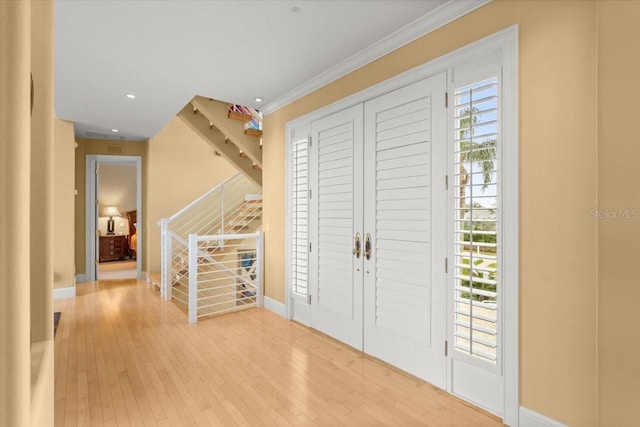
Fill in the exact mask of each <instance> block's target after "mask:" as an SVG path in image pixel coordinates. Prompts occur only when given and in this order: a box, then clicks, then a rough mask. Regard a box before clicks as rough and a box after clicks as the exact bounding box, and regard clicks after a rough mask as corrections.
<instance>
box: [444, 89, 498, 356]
mask: <svg viewBox="0 0 640 427" xmlns="http://www.w3.org/2000/svg"><path fill="white" fill-rule="evenodd" d="M498 95H499V88H498V79H497V78H490V79H485V80H482V81H480V82H477V83H473V84H471V85H467V86H465V87H460V88H457V89H456V90H455V101H454V108H455V111H454V120H455V121H454V126H455V129H454V131H455V137H454V144H455V147H454V150H455V166H454V167H455V174H456V179H455V184H454V191H455V197H454V200H455V205H454V215H455V219H454V223H455V230H454V233H455V236H454V247H455V264H454V267H455V279H454V298H455V300H454V312H455V315H454V346H455V349H456V351H458V352H461V353H463V354H467V355H470V356H473V357H474V359H475V360H481V361H484V362H487V363H489V364H491V365H496V364H497V363H498V356H499V351H498V342H499V341H498V330H499V328H498V318H499V313H498V307H499V304H498V302H499V301H498V295H499V289H498V286H499V280H498V279H499V278H498V256H497V254H498V249H499V248H498V242H499V240H498V237H499V236H498V227H497V226H498V215H499V212H498V209H499V204H498V194H499V188H498V180H497V176H498V173H497V172H498V158H497V151H498V150H497V145H498V142H499V141H498V127H499V121H498V118H499V111H498V108H499V99H498Z"/></svg>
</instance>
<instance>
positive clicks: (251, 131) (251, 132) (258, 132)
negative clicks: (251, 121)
mask: <svg viewBox="0 0 640 427" xmlns="http://www.w3.org/2000/svg"><path fill="white" fill-rule="evenodd" d="M244 134H245V135H247V136H255V137H256V138H262V131H261V130H258V129H245V130H244Z"/></svg>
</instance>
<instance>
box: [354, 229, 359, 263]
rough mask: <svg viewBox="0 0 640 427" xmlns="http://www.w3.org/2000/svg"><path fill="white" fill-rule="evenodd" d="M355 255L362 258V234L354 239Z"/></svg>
mask: <svg viewBox="0 0 640 427" xmlns="http://www.w3.org/2000/svg"><path fill="white" fill-rule="evenodd" d="M353 254H354V255H355V256H356V258H358V259H359V258H360V232H357V233H356V235H355V236H354V237H353Z"/></svg>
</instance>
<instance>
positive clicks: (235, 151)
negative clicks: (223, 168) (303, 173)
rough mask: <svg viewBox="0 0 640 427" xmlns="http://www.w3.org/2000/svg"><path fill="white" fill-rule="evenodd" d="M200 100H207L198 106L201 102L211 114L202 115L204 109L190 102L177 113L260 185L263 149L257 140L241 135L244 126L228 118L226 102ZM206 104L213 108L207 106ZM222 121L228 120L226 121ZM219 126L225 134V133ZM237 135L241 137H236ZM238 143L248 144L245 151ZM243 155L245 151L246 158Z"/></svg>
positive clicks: (251, 179)
mask: <svg viewBox="0 0 640 427" xmlns="http://www.w3.org/2000/svg"><path fill="white" fill-rule="evenodd" d="M196 98H198V97H196ZM202 99H203V100H205V101H207V102H206V103H202V102H200V103H199V105H204V106H205V110H206V112H207V113H208V114H211V116H206V115H205V114H203V110H200V109H199V108H198V107H196V105H195V104H193V103H189V104H187V105H186V106H185V107H184V108H183V109H182V110H181V111H180V112H179V113H178V117H180V118H181V119H182V120H183V121H184V122H185V123H186V124H187V125H189V127H190V128H191V129H192V130H193V131H194V132H196V133H197V134H198V135H199V136H200V137H201V138H202V139H204V140H205V141H206V142H207V143H208V144H209V145H211V146H212V147H213V148H214V150H215V151H216V152H217V153H219V154H220V155H221V156H222V157H223V158H224V159H225V160H227V161H228V162H229V163H231V164H232V165H233V166H234V167H235V168H236V169H237V170H238V171H240V172H241V173H242V174H243V175H244V176H246V177H247V178H248V179H249V180H250V181H252V182H253V183H255V184H257V185H259V186H262V170H261V169H260V167H262V151H261V150H260V143H259V140H258V139H256V138H253V137H250V136H246V135H244V126H243V124H242V123H241V122H238V121H235V120H230V119H228V118H227V105H228V104H226V103H222V102H219V101H209V100H207V99H206V98H202ZM213 103H215V104H213ZM207 104H212V105H207ZM207 106H210V107H212V108H210V109H207V108H206V107H207ZM221 107H222V108H221ZM221 111H222V112H221ZM212 117H213V119H212ZM224 121H227V122H230V123H228V124H227V123H224ZM221 122H222V123H221ZM218 125H220V126H222V127H223V128H224V129H225V130H226V131H227V132H228V133H225V132H224V131H223V130H222V129H220V127H219V126H218ZM234 125H235V126H234ZM240 135H241V136H242V137H243V138H239V137H240ZM236 138H239V139H242V141H241V142H238V140H237V139H236ZM240 145H244V146H246V147H248V150H247V151H245V150H244V149H243V148H242V147H240ZM243 154H246V157H244V156H243ZM247 157H248V158H247ZM254 158H255V159H256V160H258V161H256V160H254ZM256 166H257V167H256Z"/></svg>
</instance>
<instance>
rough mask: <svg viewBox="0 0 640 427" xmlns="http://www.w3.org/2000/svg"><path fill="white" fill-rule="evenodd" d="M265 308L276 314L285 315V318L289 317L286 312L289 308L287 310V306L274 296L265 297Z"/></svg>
mask: <svg viewBox="0 0 640 427" xmlns="http://www.w3.org/2000/svg"><path fill="white" fill-rule="evenodd" d="M264 308H266V309H267V310H269V311H273V312H274V313H275V314H278V315H280V316H282V317H284V318H285V319H286V318H287V316H286V314H287V310H286V306H285V305H284V304H283V303H281V302H279V301H276V300H274V299H272V298H269V297H267V296H265V297H264Z"/></svg>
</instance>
